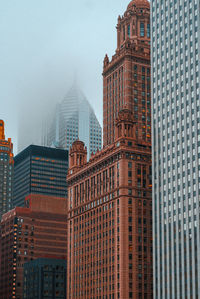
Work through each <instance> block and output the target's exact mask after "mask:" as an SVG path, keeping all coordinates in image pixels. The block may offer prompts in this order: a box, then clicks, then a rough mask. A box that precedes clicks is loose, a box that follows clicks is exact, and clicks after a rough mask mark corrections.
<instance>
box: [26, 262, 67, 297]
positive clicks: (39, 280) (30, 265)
mask: <svg viewBox="0 0 200 299" xmlns="http://www.w3.org/2000/svg"><path fill="white" fill-rule="evenodd" d="M23 288H24V294H23V298H24V299H45V298H48V299H55V298H57V299H66V260H61V259H60V260H58V259H47V258H40V259H36V260H34V261H30V262H27V263H25V264H24V284H23Z"/></svg>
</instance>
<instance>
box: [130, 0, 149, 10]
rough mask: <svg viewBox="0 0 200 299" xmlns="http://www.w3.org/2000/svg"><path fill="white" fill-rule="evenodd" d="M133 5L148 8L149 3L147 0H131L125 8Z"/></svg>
mask: <svg viewBox="0 0 200 299" xmlns="http://www.w3.org/2000/svg"><path fill="white" fill-rule="evenodd" d="M133 6H136V7H138V8H149V9H150V3H149V1H148V0H132V1H131V2H130V3H129V5H128V7H127V9H131V8H132V7H133Z"/></svg>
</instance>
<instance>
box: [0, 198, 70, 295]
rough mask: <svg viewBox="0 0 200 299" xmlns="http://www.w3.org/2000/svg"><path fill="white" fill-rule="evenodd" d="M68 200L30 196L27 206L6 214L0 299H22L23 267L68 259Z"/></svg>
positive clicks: (0, 236) (0, 233) (0, 238)
mask: <svg viewBox="0 0 200 299" xmlns="http://www.w3.org/2000/svg"><path fill="white" fill-rule="evenodd" d="M66 214H67V210H66V199H65V198H57V197H48V196H45V195H39V194H38V195H35V194H34V195H30V196H28V197H27V198H26V207H16V208H15V209H13V210H11V211H9V212H7V213H6V214H4V215H3V217H2V220H1V229H0V244H1V252H0V255H1V258H0V261H1V265H0V298H2V299H7V298H13V299H22V298H23V273H24V264H25V263H26V262H28V261H31V260H34V259H38V258H51V259H66V250H67V234H66V231H67V221H66Z"/></svg>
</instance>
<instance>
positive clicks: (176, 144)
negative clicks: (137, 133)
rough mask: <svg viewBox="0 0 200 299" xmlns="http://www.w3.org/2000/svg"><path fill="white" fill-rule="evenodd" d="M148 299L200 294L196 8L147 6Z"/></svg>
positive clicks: (192, 0) (199, 18) (168, 0)
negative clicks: (150, 183)
mask: <svg viewBox="0 0 200 299" xmlns="http://www.w3.org/2000/svg"><path fill="white" fill-rule="evenodd" d="M151 5H152V6H151V8H152V9H151V20H152V24H151V41H152V43H151V45H152V47H151V61H152V128H153V129H152V136H153V138H152V139H153V140H152V145H153V151H152V160H153V164H152V165H153V224H154V225H153V239H154V252H153V255H154V265H153V269H154V298H155V299H161V298H162V299H165V298H177V299H179V298H181V299H184V298H193V299H194V298H199V296H200V254H199V253H200V222H199V208H200V207H199V198H200V179H199V178H200V98H199V92H200V89H199V83H200V77H199V76H200V74H199V67H200V64H199V62H200V31H199V28H200V13H199V11H200V2H199V0H180V1H173V0H165V1H161V0H152V1H151Z"/></svg>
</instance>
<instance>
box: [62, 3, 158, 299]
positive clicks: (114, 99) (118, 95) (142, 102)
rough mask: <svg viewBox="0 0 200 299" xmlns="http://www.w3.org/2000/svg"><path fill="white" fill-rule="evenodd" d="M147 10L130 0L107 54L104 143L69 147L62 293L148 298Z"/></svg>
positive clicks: (150, 289)
mask: <svg viewBox="0 0 200 299" xmlns="http://www.w3.org/2000/svg"><path fill="white" fill-rule="evenodd" d="M149 15H150V5H149V2H148V1H146V0H143V1H141V0H135V1H131V2H130V4H129V5H128V7H127V10H126V12H125V14H124V16H123V17H122V18H121V17H119V19H118V26H117V32H118V45H117V50H116V54H115V55H114V56H113V57H112V60H111V61H109V58H108V56H107V55H106V56H105V59H104V69H103V78H104V79H103V80H104V102H103V107H104V111H103V113H104V124H103V125H104V147H103V149H102V150H101V151H97V152H96V153H95V154H94V155H91V157H90V159H89V161H88V162H86V159H85V158H84V156H85V155H86V153H85V149H84V144H83V143H80V141H78V143H77V142H75V143H74V144H73V145H72V149H71V150H70V158H69V160H70V163H69V164H70V165H69V170H68V175H67V185H68V199H69V200H68V224H69V225H68V237H69V239H70V242H69V243H68V261H69V262H68V265H67V298H68V299H72V298H73V299H81V298H98V299H100V298H112V299H113V298H115V299H118V298H123V299H125V298H127V299H128V298H135V299H141V298H142V299H144V298H147V299H151V298H152V296H153V294H152V293H153V286H152V201H151V185H152V180H151V142H150V141H151V139H150V129H151V128H150V44H149V41H150V31H149V30H150V27H149ZM77 147H78V148H77ZM80 158H81V159H80ZM84 161H85V162H84Z"/></svg>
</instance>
